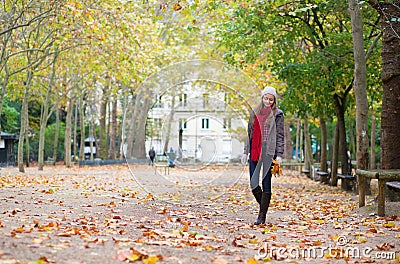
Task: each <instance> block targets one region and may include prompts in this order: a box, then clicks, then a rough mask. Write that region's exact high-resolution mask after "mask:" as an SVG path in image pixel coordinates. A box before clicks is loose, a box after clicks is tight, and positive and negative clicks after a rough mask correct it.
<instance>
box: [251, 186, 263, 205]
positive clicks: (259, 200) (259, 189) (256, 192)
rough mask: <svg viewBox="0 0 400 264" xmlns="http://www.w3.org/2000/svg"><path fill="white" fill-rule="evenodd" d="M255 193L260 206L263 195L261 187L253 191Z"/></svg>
mask: <svg viewBox="0 0 400 264" xmlns="http://www.w3.org/2000/svg"><path fill="white" fill-rule="evenodd" d="M251 192H252V193H253V195H254V197H255V198H256V201H257V203H258V204H260V203H261V195H262V190H261V187H260V186H257V187H256V188H255V189H253V190H251Z"/></svg>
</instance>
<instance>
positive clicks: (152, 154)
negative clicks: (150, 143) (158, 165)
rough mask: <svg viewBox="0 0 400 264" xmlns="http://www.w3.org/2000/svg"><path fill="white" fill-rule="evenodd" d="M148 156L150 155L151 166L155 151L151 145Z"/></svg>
mask: <svg viewBox="0 0 400 264" xmlns="http://www.w3.org/2000/svg"><path fill="white" fill-rule="evenodd" d="M149 157H150V163H151V166H153V165H154V158H155V157H156V151H155V150H154V147H151V149H150V150H149Z"/></svg>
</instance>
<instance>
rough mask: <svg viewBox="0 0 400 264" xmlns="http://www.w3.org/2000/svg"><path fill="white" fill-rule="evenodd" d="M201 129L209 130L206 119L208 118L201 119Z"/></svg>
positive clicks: (208, 120) (208, 121) (208, 122)
mask: <svg viewBox="0 0 400 264" xmlns="http://www.w3.org/2000/svg"><path fill="white" fill-rule="evenodd" d="M201 128H202V129H209V128H210V119H208V118H203V119H201Z"/></svg>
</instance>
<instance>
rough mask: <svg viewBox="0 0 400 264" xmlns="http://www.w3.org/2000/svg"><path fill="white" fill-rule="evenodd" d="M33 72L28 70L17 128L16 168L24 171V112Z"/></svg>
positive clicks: (25, 126)
mask: <svg viewBox="0 0 400 264" xmlns="http://www.w3.org/2000/svg"><path fill="white" fill-rule="evenodd" d="M32 76H33V73H32V71H31V70H28V73H27V78H26V83H25V92H24V99H23V100H22V106H21V127H20V130H19V140H18V169H19V172H25V167H24V141H25V135H26V130H27V127H28V120H27V118H28V115H27V114H25V113H27V112H28V96H29V88H30V85H31V80H32Z"/></svg>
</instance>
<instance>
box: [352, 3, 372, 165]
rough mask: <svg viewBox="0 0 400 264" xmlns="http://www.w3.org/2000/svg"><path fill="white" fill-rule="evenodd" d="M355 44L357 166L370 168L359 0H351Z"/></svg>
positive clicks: (365, 76) (365, 70) (364, 66)
mask: <svg viewBox="0 0 400 264" xmlns="http://www.w3.org/2000/svg"><path fill="white" fill-rule="evenodd" d="M349 11H350V17H351V26H352V29H353V46H354V87H353V89H354V95H355V97H356V105H357V107H356V138H357V150H356V157H357V168H359V169H368V147H369V141H368V112H369V111H368V98H367V65H366V58H365V51H364V37H363V21H362V14H361V10H360V6H359V4H358V1H357V0H349Z"/></svg>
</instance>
